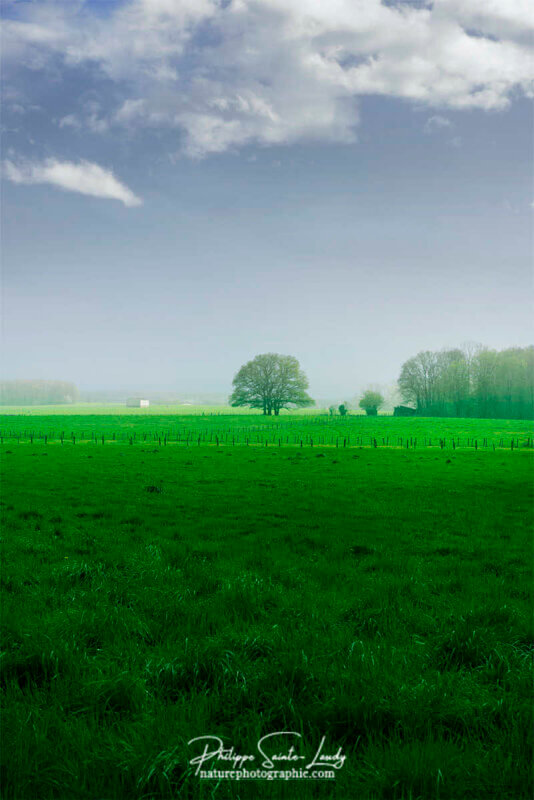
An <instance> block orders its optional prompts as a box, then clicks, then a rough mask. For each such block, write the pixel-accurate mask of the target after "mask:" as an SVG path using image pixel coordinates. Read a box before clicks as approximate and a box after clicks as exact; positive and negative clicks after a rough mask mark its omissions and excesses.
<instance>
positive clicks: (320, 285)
mask: <svg viewBox="0 0 534 800" xmlns="http://www.w3.org/2000/svg"><path fill="white" fill-rule="evenodd" d="M356 5H357V6H358V8H357V9H356ZM4 18H5V28H4V33H3V50H4V77H3V91H4V113H3V125H4V153H3V156H4V164H3V175H4V177H3V210H2V219H3V231H4V233H3V259H2V260H3V312H4V313H3V317H4V328H3V343H4V348H3V349H4V356H3V370H2V371H3V374H4V376H5V377H6V378H12V379H17V378H38V377H41V378H58V379H64V380H69V381H73V382H75V383H76V384H77V385H78V386H79V387H80V388H81V389H82V390H88V389H106V388H107V389H110V390H112V389H114V390H122V389H124V390H125V391H128V390H129V389H135V391H147V392H149V391H150V390H156V389H157V390H159V391H166V390H167V391H175V392H193V393H195V392H196V393H221V394H224V395H225V396H227V395H228V394H229V391H230V387H231V381H232V378H233V376H234V374H235V373H236V372H237V370H238V369H239V367H240V366H241V364H243V363H245V362H246V361H248V360H249V359H250V358H252V357H253V356H254V355H256V354H257V353H265V352H271V351H272V352H279V353H288V354H292V355H295V356H296V357H297V358H298V360H299V362H300V364H301V366H302V368H303V370H304V371H305V373H306V374H307V376H308V378H309V382H310V392H311V394H312V396H313V397H316V398H317V397H318V398H321V397H327V398H330V397H332V398H335V397H339V399H344V398H346V399H348V398H352V397H353V396H354V394H355V392H357V391H358V390H359V389H362V388H364V387H365V386H366V385H368V384H370V383H380V384H385V385H390V384H391V382H392V381H394V380H395V379H396V378H397V377H398V374H399V369H400V366H401V364H402V363H403V362H404V361H406V360H407V359H408V358H410V357H411V356H413V355H414V354H415V353H417V352H418V351H420V350H426V349H429V350H437V349H440V348H442V347H456V346H458V345H460V344H462V343H463V342H466V341H473V340H474V341H480V342H483V343H484V344H486V345H488V346H489V347H494V348H498V349H502V348H506V347H511V346H524V345H527V344H529V343H530V342H531V341H532V333H533V328H532V322H531V314H532V303H531V301H530V298H531V296H532V213H533V208H532V202H533V196H532V133H533V126H532V106H531V100H530V99H529V98H530V97H531V93H532V82H531V71H532V68H531V65H532V60H531V59H532V51H531V41H532V40H531V38H529V31H530V29H531V27H532V12H531V8H530V4H529V3H527V2H522V0H506V2H504V0H503V2H501V3H498V2H497V3H493V4H487V3H482V2H479V1H478V0H464V1H463V2H461V3H460V2H457V0H439V1H437V2H435V3H434V4H433V6H432V7H430V5H429V4H427V3H425V2H403V3H401V2H398V3H395V2H389V3H387V4H386V3H382V4H381V3H380V2H378V0H364V2H362V3H359V4H355V3H353V2H351V1H350V0H339V2H335V3H334V2H332V3H324V4H323V3H321V4H318V3H315V2H312V0H291V1H290V2H284V3H281V2H279V1H278V0H259V2H254V3H252V2H249V0H240V1H239V2H238V1H237V0H234V1H233V2H215V0H203V1H202V2H197V1H196V0H195V1H194V2H193V1H192V0H187V2H185V0H184V2H172V1H171V0H126V2H106V3H103V2H82V1H81V0H76V1H75V2H72V1H70V2H51V0H42V1H41V2H39V3H15V2H5V3H4Z"/></svg>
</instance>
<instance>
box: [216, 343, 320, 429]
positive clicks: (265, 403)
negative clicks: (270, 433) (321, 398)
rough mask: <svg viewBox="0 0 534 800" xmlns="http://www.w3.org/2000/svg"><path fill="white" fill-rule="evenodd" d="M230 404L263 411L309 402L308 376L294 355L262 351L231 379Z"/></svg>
mask: <svg viewBox="0 0 534 800" xmlns="http://www.w3.org/2000/svg"><path fill="white" fill-rule="evenodd" d="M233 387H234V391H233V392H232V394H231V396H230V404H231V405H232V406H249V407H250V408H261V409H262V411H263V413H264V414H268V415H271V414H275V415H278V414H279V413H280V409H282V408H303V407H305V406H312V405H313V400H312V399H311V397H310V396H309V395H308V394H307V392H306V390H307V388H308V379H307V378H306V375H305V374H304V373H303V372H302V370H301V369H300V366H299V362H298V361H297V359H296V358H294V357H293V356H281V355H279V354H278V353H264V354H263V355H260V356H256V358H253V359H252V361H248V362H247V363H246V364H243V366H242V367H241V369H240V370H239V372H238V373H237V375H236V376H235V378H234V381H233Z"/></svg>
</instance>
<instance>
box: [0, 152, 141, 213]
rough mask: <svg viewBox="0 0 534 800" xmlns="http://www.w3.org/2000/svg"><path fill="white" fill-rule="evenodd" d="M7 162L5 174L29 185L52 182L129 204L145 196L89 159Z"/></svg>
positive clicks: (136, 202)
mask: <svg viewBox="0 0 534 800" xmlns="http://www.w3.org/2000/svg"><path fill="white" fill-rule="evenodd" d="M3 166H4V175H5V177H6V178H7V179H8V180H10V181H12V182H13V183H22V184H27V185H32V184H38V183H49V184H51V185H52V186H58V187H59V188H60V189H65V190H66V191H68V192H79V193H80V194H86V195H90V196H91V197H102V198H104V199H109V200H120V201H121V203H124V205H125V206H127V207H129V208H131V207H133V206H140V205H141V204H142V200H141V199H140V198H139V197H137V196H136V195H135V194H134V193H133V192H132V191H131V189H129V188H128V187H127V186H125V185H124V184H123V183H121V182H120V181H119V180H117V178H116V177H115V176H114V175H113V173H112V172H110V171H109V170H107V169H103V167H100V166H99V165H98V164H92V163H91V162H89V161H80V162H78V163H77V164H76V163H73V162H71V161H57V160H56V159H53V158H49V159H47V160H46V161H43V162H41V163H36V162H31V161H18V162H14V161H10V160H6V161H4V164H3Z"/></svg>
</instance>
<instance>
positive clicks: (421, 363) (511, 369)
mask: <svg viewBox="0 0 534 800" xmlns="http://www.w3.org/2000/svg"><path fill="white" fill-rule="evenodd" d="M399 390H400V393H401V396H402V399H403V401H404V402H405V403H409V404H410V405H411V406H412V407H413V408H415V409H416V413H417V415H418V416H425V417H481V418H492V419H530V418H532V417H534V347H532V346H531V347H514V348H510V349H508V350H501V351H500V352H499V351H497V350H489V349H487V348H484V347H481V346H479V345H473V346H467V347H465V348H464V349H457V350H442V351H439V352H431V351H428V350H427V351H425V352H423V353H419V354H418V355H416V356H414V357H413V358H410V359H409V360H408V361H406V363H405V364H403V366H402V369H401V373H400V377H399Z"/></svg>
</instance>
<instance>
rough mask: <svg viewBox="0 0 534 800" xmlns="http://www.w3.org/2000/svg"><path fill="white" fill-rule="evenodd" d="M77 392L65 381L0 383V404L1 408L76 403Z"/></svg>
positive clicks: (73, 386) (72, 385)
mask: <svg viewBox="0 0 534 800" xmlns="http://www.w3.org/2000/svg"><path fill="white" fill-rule="evenodd" d="M79 397H80V395H79V392H78V389H77V388H76V386H75V385H74V384H73V383H68V382H67V381H1V382H0V403H1V404H2V405H3V406H19V405H20V406H40V405H55V404H58V405H59V404H61V403H76V402H78V400H79Z"/></svg>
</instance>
